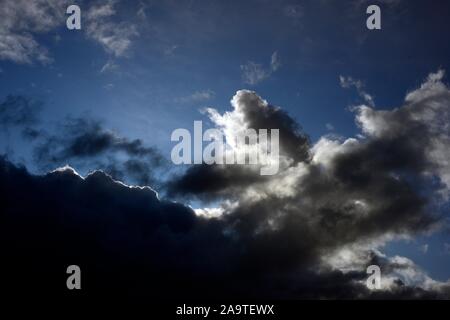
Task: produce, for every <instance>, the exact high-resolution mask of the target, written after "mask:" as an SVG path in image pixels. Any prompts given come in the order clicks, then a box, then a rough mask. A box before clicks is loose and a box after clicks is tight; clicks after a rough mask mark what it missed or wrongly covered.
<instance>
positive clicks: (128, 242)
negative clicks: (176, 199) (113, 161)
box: [0, 158, 437, 301]
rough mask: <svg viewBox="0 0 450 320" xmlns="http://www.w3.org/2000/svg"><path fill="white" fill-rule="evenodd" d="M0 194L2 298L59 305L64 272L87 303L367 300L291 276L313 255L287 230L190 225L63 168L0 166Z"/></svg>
mask: <svg viewBox="0 0 450 320" xmlns="http://www.w3.org/2000/svg"><path fill="white" fill-rule="evenodd" d="M0 192H1V193H2V195H3V196H4V201H2V202H1V204H0V207H1V212H2V214H1V216H0V219H1V224H0V230H1V232H0V240H1V241H0V243H1V244H2V245H1V246H2V256H3V258H2V265H1V268H2V274H3V275H5V281H4V282H3V283H2V288H3V289H4V290H8V292H9V294H10V297H16V295H20V296H21V297H22V298H24V297H26V296H27V295H28V294H29V295H31V296H32V297H34V298H35V299H48V298H51V297H59V298H61V293H62V292H66V293H67V291H65V289H64V283H65V276H66V275H65V269H66V268H67V266H68V265H71V264H78V265H80V267H81V269H82V275H83V290H84V292H85V294H86V297H91V298H93V299H96V297H102V298H108V297H116V298H117V297H123V298H142V299H144V297H145V299H149V298H151V297H154V298H157V299H167V298H172V299H174V298H180V297H184V298H186V297H190V298H196V297H197V298H199V297H202V298H209V299H213V298H228V299H230V298H239V297H259V298H261V297H268V298H295V297H298V298H344V297H347V298H354V297H360V298H361V297H370V296H371V293H370V292H369V291H368V290H367V288H365V286H364V285H362V284H361V283H360V282H358V281H359V280H363V279H364V276H365V275H364V274H363V273H361V272H352V273H346V274H344V273H342V272H340V271H337V270H321V271H320V272H314V271H308V270H309V269H308V268H299V266H302V265H303V266H310V263H311V261H312V260H311V257H310V256H311V254H309V255H308V252H310V251H311V249H309V246H311V245H313V246H315V247H316V248H317V245H314V244H313V243H311V242H308V243H304V244H301V241H299V240H297V241H296V243H294V244H292V248H289V247H291V244H290V243H289V245H287V244H288V242H286V240H288V238H286V237H285V233H286V231H288V230H287V229H286V228H290V229H294V227H293V226H290V227H289V226H288V224H287V225H286V228H283V229H282V230H280V231H272V232H259V233H254V228H249V229H248V230H245V229H244V228H242V227H239V228H235V227H234V225H233V223H232V222H236V219H231V220H229V219H205V218H200V217H197V216H196V215H195V214H194V212H193V211H192V209H190V208H188V207H186V206H184V205H182V204H177V203H173V202H170V201H166V200H160V199H159V198H158V197H157V195H156V193H155V192H154V191H153V190H152V189H150V188H137V187H134V188H132V187H128V186H125V185H123V184H121V183H118V182H115V181H113V180H112V179H111V178H110V177H109V176H107V175H105V174H104V173H102V172H100V171H97V172H94V173H92V174H91V175H89V176H87V177H86V178H85V179H83V178H81V177H80V176H78V175H77V174H76V173H75V172H74V171H73V170H71V169H69V168H66V169H61V170H58V171H55V172H52V173H49V174H47V175H45V176H32V175H30V174H29V173H28V172H27V171H26V169H25V168H21V167H16V166H14V165H12V164H11V163H9V162H8V161H7V160H6V159H4V158H2V159H1V160H0ZM293 231H294V230H292V232H291V233H290V234H291V235H293V234H294V232H293ZM299 231H307V227H306V226H305V227H304V228H303V230H296V231H295V233H296V234H297V235H300V237H302V236H301V234H302V233H301V232H299ZM309 233H310V232H309ZM309 236H311V235H309ZM288 248H289V249H288ZM299 249H300V251H298V250H299ZM294 260H297V262H295V263H294V262H293V261H294ZM294 265H295V266H297V268H293V266H294ZM24 274H26V275H27V276H26V277H23V275H24ZM30 278H32V279H33V285H32V286H31V287H30V286H29V279H30ZM149 288H151V290H149ZM405 288H407V289H409V290H413V289H414V288H409V287H406V286H405ZM24 292H26V293H24ZM34 294H39V296H37V295H36V296H33V295H34ZM386 294H392V293H390V292H387V293H386ZM436 294H437V293H436ZM380 295H381V293H380ZM407 297H411V295H408V296H407ZM143 301H144V300H143Z"/></svg>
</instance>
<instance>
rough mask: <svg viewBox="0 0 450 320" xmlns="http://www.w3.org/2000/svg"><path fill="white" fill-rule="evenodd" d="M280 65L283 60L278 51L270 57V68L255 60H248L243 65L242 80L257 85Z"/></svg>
mask: <svg viewBox="0 0 450 320" xmlns="http://www.w3.org/2000/svg"><path fill="white" fill-rule="evenodd" d="M280 66H281V61H280V59H279V57H278V52H276V51H275V52H274V53H273V54H272V56H271V57H270V65H269V67H268V68H266V67H264V66H263V65H261V64H258V63H255V62H253V61H248V62H247V63H246V64H244V65H241V71H242V80H243V81H244V82H245V83H247V84H250V85H256V84H258V83H260V82H262V81H263V80H265V79H267V78H269V77H270V76H271V75H272V73H274V72H275V71H277V70H278V69H279V68H280Z"/></svg>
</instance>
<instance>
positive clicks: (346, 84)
mask: <svg viewBox="0 0 450 320" xmlns="http://www.w3.org/2000/svg"><path fill="white" fill-rule="evenodd" d="M339 83H340V85H341V87H342V88H344V89H349V88H355V89H356V91H357V92H358V95H359V96H360V97H361V98H362V99H364V101H365V102H366V103H367V104H368V105H369V106H371V107H373V106H375V101H374V100H373V97H372V96H371V95H370V94H368V93H367V92H366V91H365V90H364V83H363V82H362V81H361V80H357V79H353V78H352V77H350V76H347V77H345V76H342V75H340V76H339Z"/></svg>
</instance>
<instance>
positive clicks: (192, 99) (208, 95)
mask: <svg viewBox="0 0 450 320" xmlns="http://www.w3.org/2000/svg"><path fill="white" fill-rule="evenodd" d="M215 95H216V93H215V92H214V91H212V90H209V89H208V90H202V91H195V92H194V93H192V94H190V95H187V96H184V97H179V98H176V99H175V101H176V102H180V103H197V102H203V101H207V100H211V99H213V98H214V96H215Z"/></svg>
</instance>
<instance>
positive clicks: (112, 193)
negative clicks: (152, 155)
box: [0, 71, 450, 299]
mask: <svg viewBox="0 0 450 320" xmlns="http://www.w3.org/2000/svg"><path fill="white" fill-rule="evenodd" d="M443 76H444V73H443V71H439V72H438V73H435V74H431V75H430V76H429V77H428V79H427V80H426V81H425V82H424V84H423V85H422V86H421V87H420V88H419V89H417V90H415V91H412V92H410V93H408V95H407V96H406V99H405V103H404V105H403V106H401V107H399V108H396V109H393V110H390V111H379V110H375V109H373V108H372V107H368V106H359V107H356V108H355V112H356V114H357V115H356V121H357V123H358V124H359V126H360V128H361V130H362V133H363V134H364V137H360V138H358V139H353V138H352V139H347V140H343V139H334V138H331V137H322V138H321V139H320V140H319V141H318V142H317V143H315V144H314V145H312V146H310V144H309V141H308V139H307V137H306V136H305V135H304V134H303V133H301V132H300V131H299V129H298V128H299V126H297V125H296V123H295V121H294V120H293V119H292V118H290V117H289V116H288V115H287V114H286V113H284V112H282V111H280V109H279V108H276V107H273V106H270V105H269V104H268V103H267V102H266V101H264V100H262V99H261V98H260V97H259V96H258V95H257V94H256V93H254V92H252V91H247V90H240V91H238V92H237V93H236V95H235V96H234V97H233V100H232V106H233V108H234V110H233V111H231V112H228V113H225V114H224V115H220V114H218V113H217V111H215V110H212V109H210V110H209V111H208V112H209V115H210V117H211V120H212V121H213V122H214V123H215V124H217V126H218V127H220V128H222V129H223V130H224V132H226V131H227V130H229V129H232V128H245V127H252V128H260V127H261V126H262V124H264V126H269V127H274V126H282V129H283V132H284V133H283V136H284V137H287V138H286V139H281V140H280V144H281V145H280V150H282V153H281V154H280V156H281V157H280V158H281V159H280V172H279V173H278V174H276V175H274V176H269V177H264V178H261V176H260V175H259V172H258V170H253V169H254V168H251V167H247V166H213V167H208V166H204V165H203V166H197V167H195V166H194V167H192V168H190V169H188V170H187V171H186V173H185V174H184V175H182V176H181V177H175V178H174V180H172V181H169V183H168V184H167V187H168V190H169V191H170V192H169V194H170V195H171V196H172V197H174V199H175V197H177V196H183V197H192V198H195V197H199V198H204V199H208V200H223V199H225V200H226V201H224V202H222V204H221V205H220V208H215V209H216V210H219V211H220V215H219V216H218V217H212V218H211V217H209V218H208V217H205V216H202V215H201V214H198V212H199V211H198V212H197V213H196V211H195V210H193V209H191V208H190V207H188V206H186V205H183V204H181V203H176V202H172V201H168V200H164V199H160V198H159V197H158V196H157V194H156V192H155V191H153V190H152V189H151V188H150V187H130V186H127V185H125V184H123V183H121V182H117V181H115V180H113V179H112V178H111V177H110V176H108V175H107V174H105V173H104V172H102V171H95V172H93V173H91V174H89V175H88V176H86V177H85V178H83V177H81V176H79V175H78V174H76V172H75V171H74V170H73V169H70V168H68V167H66V168H62V169H58V170H56V171H53V172H50V173H48V174H46V175H41V176H36V175H31V174H29V173H28V172H27V170H26V169H25V168H23V167H18V166H16V165H14V164H12V163H11V162H9V161H8V160H7V159H6V158H2V159H1V160H0V192H1V194H2V197H3V198H4V200H3V201H2V202H1V204H0V209H1V215H0V219H1V223H0V241H1V242H0V243H1V244H2V248H1V249H2V254H3V260H4V261H5V262H4V263H2V274H5V275H7V276H6V277H5V278H6V283H5V284H4V288H6V289H5V290H8V291H9V292H11V295H15V294H17V295H20V294H23V292H28V293H30V294H32V293H33V292H39V294H40V295H42V290H41V288H45V290H44V292H45V293H48V294H49V295H52V294H56V292H57V293H59V292H61V291H64V290H66V289H65V276H66V274H65V269H66V267H67V266H68V265H71V264H77V265H79V266H80V267H81V269H82V272H83V279H85V280H84V282H83V283H85V287H84V290H86V292H87V295H89V296H90V297H97V296H99V295H102V296H123V297H130V298H138V297H142V298H144V297H147V298H148V297H154V298H158V299H176V298H191V299H194V298H204V299H233V298H274V299H299V298H302V299H319V298H320V299H327V298H328V299H336V298H346V299H351V298H359V299H365V298H374V299H377V298H393V299H394V298H414V299H420V298H430V299H444V298H449V297H450V296H449V282H437V281H434V280H433V279H431V278H429V277H428V276H427V275H426V274H425V273H424V272H423V271H421V270H420V268H418V267H417V266H416V265H415V264H414V263H413V262H412V261H411V260H409V259H407V258H404V257H399V256H395V257H386V256H385V255H383V254H382V253H381V252H380V251H379V248H380V246H382V244H383V243H386V242H388V241H390V240H391V239H395V238H396V237H404V236H414V235H417V234H421V233H426V232H432V231H434V230H436V229H437V228H439V227H442V226H444V225H445V219H444V218H445V213H437V212H435V211H434V208H435V207H437V205H438V204H439V203H443V202H446V201H448V200H447V199H448V195H449V186H450V176H449V168H448V162H447V161H446V159H448V156H449V154H448V150H450V148H449V146H450V134H449V131H448V124H447V122H445V121H443V120H442V119H448V118H449V117H448V116H449V106H450V90H449V89H448V87H447V86H446V85H445V84H444V83H443V82H442V78H443ZM258 108H259V109H258ZM260 109H261V113H258V112H257V110H260ZM94 129H95V126H94ZM93 132H94V133H95V134H91V135H89V137H90V138H89V139H88V140H89V141H90V142H89V143H85V142H86V141H85V136H83V135H81V136H78V135H74V136H71V138H70V139H69V140H68V143H67V146H66V145H65V144H64V142H61V141H58V145H59V146H61V150H63V151H64V152H62V153H60V154H64V155H65V154H66V151H67V150H74V149H73V146H74V145H75V146H77V145H78V144H77V143H75V144H74V142H76V141H80V139H81V140H82V141H84V143H82V145H83V148H81V149H80V148H75V150H78V151H77V157H78V156H79V155H80V154H81V155H84V154H86V153H87V154H91V150H94V149H95V150H103V149H104V148H107V149H111V148H112V149H117V148H118V149H120V150H122V151H125V150H126V152H128V153H130V152H131V153H135V152H138V150H141V149H129V147H131V145H133V144H132V143H131V145H130V144H129V142H130V141H129V140H125V139H121V138H117V137H115V136H113V135H110V134H107V133H106V132H105V131H104V130H102V129H101V128H100V127H97V129H95V130H94V131H93ZM80 137H81V138H80ZM72 138H75V139H72ZM91 138H94V139H91ZM97 138H99V139H97ZM92 141H93V144H91V142H92ZM99 141H100V142H102V143H100V147H98V145H99V144H98V143H97V142H99ZM94 142H95V143H94ZM124 142H127V143H126V148H125V147H124V144H123V143H124ZM86 146H87V147H88V148H86ZM90 146H95V148H91V147H90ZM104 146H107V147H104ZM139 146H141V144H140V143H139ZM124 148H125V149H124ZM142 150H144V149H142ZM145 150H147V149H145ZM299 150H300V151H301V155H300V156H299V155H298V154H297V152H298V151H299ZM79 151H82V152H81V153H80V152H79ZM237 152H239V150H237ZM145 154H147V153H145ZM129 166H130V168H133V169H134V170H136V171H137V172H139V170H140V167H139V164H137V163H129ZM436 182H437V183H436ZM207 209H208V208H204V211H208V210H207ZM371 264H378V265H380V267H381V268H382V272H383V273H382V279H383V283H382V289H380V290H375V291H371V290H369V289H368V288H367V287H366V285H365V280H366V278H367V274H366V267H367V266H368V265H371ZM25 274H26V275H27V276H26V277H24V275H25ZM30 278H33V281H34V284H33V286H29V281H30ZM64 292H66V291H64Z"/></svg>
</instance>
